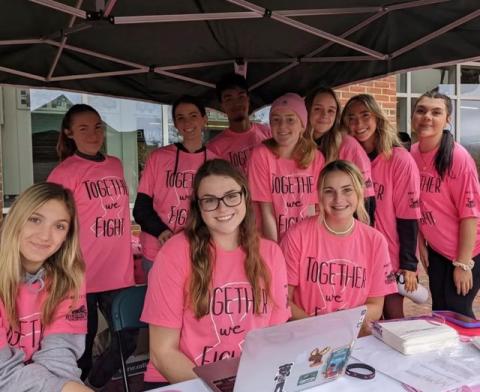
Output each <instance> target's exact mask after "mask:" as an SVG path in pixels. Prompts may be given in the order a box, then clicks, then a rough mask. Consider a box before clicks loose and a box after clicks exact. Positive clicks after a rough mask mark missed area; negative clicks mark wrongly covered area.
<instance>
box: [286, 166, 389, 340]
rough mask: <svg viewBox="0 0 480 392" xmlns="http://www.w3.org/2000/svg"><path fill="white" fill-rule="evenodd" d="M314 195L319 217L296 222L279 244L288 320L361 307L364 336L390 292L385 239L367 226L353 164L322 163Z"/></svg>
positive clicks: (360, 181) (356, 171)
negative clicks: (364, 312) (284, 264)
mask: <svg viewBox="0 0 480 392" xmlns="http://www.w3.org/2000/svg"><path fill="white" fill-rule="evenodd" d="M318 193H319V200H320V216H319V217H312V218H308V219H305V220H304V221H302V222H300V223H298V224H297V225H296V226H295V227H293V228H292V229H290V230H289V231H287V233H286V234H285V236H284V238H283V239H282V241H281V243H280V245H281V247H282V250H283V252H284V254H285V259H286V262H287V274H288V285H289V302H290V306H291V308H292V314H293V318H294V319H301V318H305V317H310V316H317V315H320V314H325V313H331V312H334V311H337V310H341V309H349V308H353V307H356V306H360V305H367V317H366V319H365V322H364V325H363V327H362V330H361V333H362V334H363V335H366V334H369V333H370V324H369V323H370V322H371V321H374V320H378V319H379V318H380V317H381V315H382V308H383V300H384V296H385V295H388V294H391V293H394V292H396V285H395V279H393V280H392V274H391V266H390V263H389V256H388V248H387V243H386V241H385V238H383V236H382V235H381V234H380V233H379V232H378V231H376V230H375V229H373V228H372V227H370V226H368V214H367V212H366V210H365V207H364V203H363V180H362V175H361V174H360V172H359V170H358V168H357V167H355V166H354V165H353V164H351V163H349V162H347V161H342V160H338V161H333V162H331V163H329V164H328V165H327V166H325V167H324V168H323V170H322V172H321V174H320V178H319V181H318ZM355 214H356V216H357V217H358V220H357V219H356V218H355Z"/></svg>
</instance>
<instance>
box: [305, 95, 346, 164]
mask: <svg viewBox="0 0 480 392" xmlns="http://www.w3.org/2000/svg"><path fill="white" fill-rule="evenodd" d="M321 94H327V95H330V96H331V97H332V98H333V99H334V101H335V103H336V105H337V109H336V111H335V120H334V122H333V125H332V127H331V128H330V129H329V130H328V131H327V132H325V133H324V134H323V135H322V136H321V137H320V138H319V139H318V140H317V142H318V149H319V150H320V151H321V152H322V154H323V156H324V157H325V162H326V163H328V162H332V161H334V160H336V159H338V154H339V150H340V145H341V144H342V139H343V137H342V132H341V131H340V114H341V111H342V107H341V105H340V101H339V100H338V97H337V94H335V91H333V90H332V89H331V88H329V87H319V88H317V89H316V90H314V91H313V92H311V93H310V94H308V95H307V97H306V98H305V105H306V106H307V112H308V123H307V130H306V132H307V134H309V135H310V137H311V138H312V139H314V136H315V135H314V133H315V131H314V129H313V127H312V125H311V124H310V112H311V111H312V106H313V102H314V101H315V98H316V97H317V96H319V95H321Z"/></svg>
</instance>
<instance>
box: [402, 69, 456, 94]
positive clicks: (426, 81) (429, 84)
mask: <svg viewBox="0 0 480 392" xmlns="http://www.w3.org/2000/svg"><path fill="white" fill-rule="evenodd" d="M411 74H412V93H418V94H423V93H424V92H425V91H429V90H432V89H434V88H437V87H438V89H439V91H440V92H441V93H443V94H447V95H453V94H455V66H451V67H443V68H436V69H422V70H419V71H414V72H412V73H411Z"/></svg>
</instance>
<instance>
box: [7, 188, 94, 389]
mask: <svg viewBox="0 0 480 392" xmlns="http://www.w3.org/2000/svg"><path fill="white" fill-rule="evenodd" d="M0 242H1V246H0V259H1V260H2V269H1V270H0V389H1V390H2V391H24V390H29V391H33V392H43V391H45V392H47V391H62V392H67V391H77V392H85V391H90V389H89V388H86V387H85V386H83V384H82V382H81V381H80V379H79V369H78V367H77V360H78V358H79V357H80V355H81V354H82V353H83V350H84V347H85V334H86V331H87V309H86V301H85V286H84V282H83V278H84V268H85V267H84V264H83V260H82V258H81V255H80V249H79V242H78V224H77V218H76V211H75V204H74V200H73V196H72V194H71V193H70V191H68V190H67V189H65V188H63V187H62V186H60V185H56V184H52V183H40V184H36V185H34V186H32V187H30V188H29V189H27V190H26V191H25V192H23V193H22V194H21V195H20V196H19V197H18V199H17V200H16V201H15V203H14V204H13V206H12V208H11V209H10V212H9V214H8V215H7V217H6V219H5V222H4V223H3V226H2V233H1V237H0ZM60 375H61V376H60Z"/></svg>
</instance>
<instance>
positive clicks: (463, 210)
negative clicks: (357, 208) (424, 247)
mask: <svg viewBox="0 0 480 392" xmlns="http://www.w3.org/2000/svg"><path fill="white" fill-rule="evenodd" d="M411 153H412V156H413V158H414V159H415V162H416V163H417V166H418V168H419V169H420V209H421V211H422V218H421V219H420V230H421V232H422V234H423V236H424V237H425V239H426V240H427V242H428V244H429V245H430V246H431V247H432V248H433V249H435V250H436V251H437V252H438V253H440V254H442V255H443V256H445V257H446V258H448V259H450V260H456V259H457V251H458V231H459V228H460V220H461V219H464V218H473V217H475V218H479V217H480V210H479V205H480V186H479V183H478V174H477V168H476V166H475V162H474V161H473V159H472V157H471V156H470V154H469V153H468V152H467V150H465V148H464V147H462V146H461V145H460V144H458V143H455V147H454V149H453V165H452V170H451V172H450V173H449V172H447V173H446V174H445V177H444V179H443V180H442V179H441V178H440V176H439V175H438V173H437V170H436V169H435V163H434V160H435V154H436V153H437V149H434V150H433V151H430V152H428V153H424V154H422V153H420V150H419V149H418V143H415V144H414V145H413V146H412V149H411ZM479 253H480V228H479V226H478V225H477V238H476V241H475V246H474V248H473V254H472V255H473V256H476V255H478V254H479Z"/></svg>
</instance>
